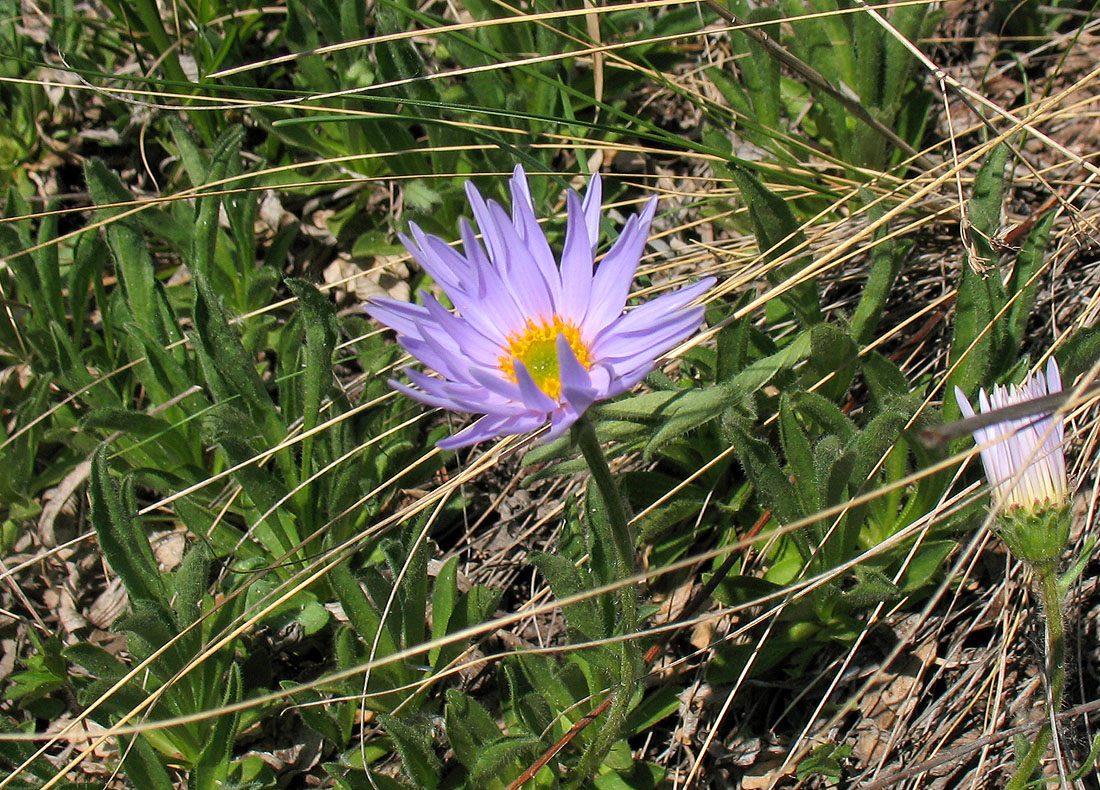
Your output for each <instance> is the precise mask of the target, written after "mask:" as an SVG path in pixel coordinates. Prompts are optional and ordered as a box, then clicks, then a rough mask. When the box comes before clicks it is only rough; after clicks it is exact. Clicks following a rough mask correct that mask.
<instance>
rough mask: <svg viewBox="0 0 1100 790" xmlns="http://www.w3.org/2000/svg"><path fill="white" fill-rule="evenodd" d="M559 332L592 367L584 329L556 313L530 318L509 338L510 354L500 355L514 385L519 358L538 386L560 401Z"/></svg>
mask: <svg viewBox="0 0 1100 790" xmlns="http://www.w3.org/2000/svg"><path fill="white" fill-rule="evenodd" d="M558 335H561V336H562V337H564V338H565V342H567V343H568V344H569V348H570V350H571V351H572V352H573V355H574V356H575V357H576V358H577V361H578V362H579V363H580V364H581V365H582V366H583V367H584V369H585V370H589V369H590V368H591V367H592V360H591V358H590V356H589V353H588V347H587V346H586V345H585V344H584V341H583V340H581V333H580V330H579V329H577V328H576V327H575V326H573V325H572V324H569V323H567V322H566V321H564V320H562V319H561V317H559V316H554V317H553V318H552V319H551V320H550V321H547V320H546V319H543V318H540V319H538V320H537V321H536V320H534V319H532V320H528V322H527V326H526V327H524V329H523V330H522V331H521V332H516V333H514V334H512V335H510V336H509V337H508V348H507V353H505V354H503V355H502V356H501V357H500V369H501V371H503V373H504V375H505V376H507V377H508V380H509V381H511V382H512V383H513V384H515V383H517V379H516V364H515V363H516V361H517V360H518V361H519V362H522V363H523V366H524V367H525V368H527V372H528V373H530V374H531V378H532V380H534V382H535V386H536V387H538V388H539V389H540V390H542V391H543V392H545V393H546V394H547V395H549V396H550V397H551V398H553V399H554V400H556V401H560V400H561V371H560V370H559V369H558Z"/></svg>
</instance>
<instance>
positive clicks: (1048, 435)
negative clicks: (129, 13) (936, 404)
mask: <svg viewBox="0 0 1100 790" xmlns="http://www.w3.org/2000/svg"><path fill="white" fill-rule="evenodd" d="M1061 391H1062V377H1061V375H1060V374H1059V372H1058V363H1057V362H1055V361H1054V358H1053V357H1051V359H1050V361H1049V362H1047V369H1046V375H1045V376H1044V375H1043V374H1041V373H1039V374H1036V375H1034V376H1029V377H1028V378H1027V379H1026V380H1025V381H1024V383H1023V384H1021V385H1019V386H1013V387H1000V386H996V387H994V388H993V391H992V392H991V393H990V395H989V397H988V398H987V397H986V394H985V390H979V392H978V407H979V408H980V409H981V411H982V413H983V414H984V413H986V412H988V411H992V410H993V409H999V408H1002V407H1004V406H1011V405H1012V404H1015V403H1020V402H1022V401H1027V400H1031V399H1033V398H1038V397H1042V396H1043V395H1047V394H1049V393H1054V392H1061ZM955 400H956V401H958V404H959V408H960V409H961V410H962V413H963V415H964V416H966V417H973V416H974V409H973V408H971V406H970V401H969V400H967V398H966V395H964V394H963V392H962V390H960V389H959V388H958V387H956V388H955ZM1064 432H1065V426H1064V425H1063V422H1062V417H1061V416H1060V415H1058V414H1048V415H1046V416H1034V415H1032V416H1028V417H1022V418H1019V419H1013V420H1006V421H1004V422H999V423H996V424H994V425H990V426H988V427H986V428H979V429H978V430H976V431H974V441H975V442H976V443H977V444H978V446H979V447H980V448H981V456H982V466H983V467H985V476H986V477H987V478H988V479H989V484H990V485H991V486H993V490H994V501H995V502H996V503H999V506H1000V508H1001V509H1003V510H1005V511H1009V510H1012V509H1013V508H1024V509H1026V510H1029V511H1031V510H1036V509H1039V508H1042V507H1044V506H1048V505H1057V506H1061V505H1063V504H1065V502H1066V491H1067V484H1066V461H1065V456H1064V454H1063V452H1062V440H1063V436H1064Z"/></svg>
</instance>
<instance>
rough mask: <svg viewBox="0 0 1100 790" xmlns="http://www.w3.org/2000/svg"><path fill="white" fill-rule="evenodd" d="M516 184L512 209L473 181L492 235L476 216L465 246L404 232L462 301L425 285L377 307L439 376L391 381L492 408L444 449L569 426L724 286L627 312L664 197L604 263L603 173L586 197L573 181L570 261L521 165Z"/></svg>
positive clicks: (677, 337) (633, 379) (681, 330)
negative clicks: (544, 220) (417, 297)
mask: <svg viewBox="0 0 1100 790" xmlns="http://www.w3.org/2000/svg"><path fill="white" fill-rule="evenodd" d="M511 188H512V212H511V216H509V215H508V213H507V212H506V211H505V210H504V208H503V207H502V206H501V205H499V204H498V203H496V202H494V201H491V200H490V201H487V200H485V199H484V198H483V197H482V196H481V194H480V193H479V192H478V191H477V190H476V189H475V188H474V187H473V185H472V184H470V183H467V184H466V195H467V198H468V199H469V202H470V207H471V209H472V210H473V214H474V218H475V219H476V221H477V225H478V229H479V230H480V232H481V240H480V241H479V240H478V238H477V234H476V233H475V232H474V229H473V227H472V226H471V225H470V224H469V223H468V222H466V221H465V220H463V221H462V222H461V224H460V233H461V236H462V246H463V250H464V254H463V253H460V252H458V251H457V250H456V249H454V248H452V247H451V246H450V245H448V244H447V243H446V242H444V241H443V240H442V239H440V238H438V237H436V236H431V235H428V234H426V233H424V232H423V231H422V230H421V229H420V228H419V227H417V226H416V225H415V224H411V225H410V226H409V233H410V235H409V236H408V237H406V236H402V237H401V241H402V243H404V245H405V246H406V247H407V248H408V250H409V252H411V253H412V255H413V257H414V258H415V259H416V260H417V262H418V263H419V264H420V265H421V266H422V267H423V269H424V270H425V271H426V272H427V273H428V274H429V275H431V277H432V279H433V280H435V282H436V284H437V285H438V286H439V287H440V289H442V291H443V292H444V293H445V294H446V295H447V298H448V299H449V300H450V302H451V304H452V305H454V310H453V311H451V310H448V309H447V308H445V307H444V306H443V305H442V304H441V303H440V302H439V300H438V299H436V298H435V297H434V296H432V295H431V294H428V293H425V292H421V302H422V304H419V305H418V304H409V303H407V302H400V301H397V300H394V299H387V298H377V299H373V300H371V301H370V302H369V303H368V304H367V307H366V309H367V312H369V313H370V314H371V316H373V317H374V318H375V319H377V320H378V321H381V322H382V323H384V324H386V325H387V326H389V327H391V328H392V329H394V330H396V332H397V340H398V342H399V343H401V345H402V346H403V347H404V348H405V349H406V350H407V351H408V352H409V353H410V354H412V355H413V356H414V357H416V358H417V359H418V360H419V361H420V362H422V363H423V364H424V365H425V366H427V367H428V368H430V369H432V370H434V371H435V373H437V374H438V375H437V376H428V375H425V374H424V373H422V372H420V371H417V370H414V369H410V370H408V377H409V380H410V381H411V382H412V384H413V386H411V387H410V386H408V385H406V384H403V383H401V382H397V381H391V382H390V383H391V384H392V385H393V386H394V387H395V388H396V389H398V390H400V391H401V392H404V393H405V394H407V395H409V396H410V397H412V398H415V399H416V400H419V401H421V402H422V403H426V404H428V405H431V406H438V407H440V408H443V409H449V410H451V411H458V412H469V413H474V414H481V415H484V416H482V417H481V419H479V420H478V421H477V422H475V423H474V424H473V425H471V426H470V427H468V428H467V429H466V430H464V431H462V432H460V433H458V434H456V435H455V436H451V437H448V438H447V439H445V440H443V441H441V442H440V443H439V446H440V447H442V448H444V449H449V448H454V447H462V446H464V445H470V444H475V443H477V442H480V441H484V440H486V439H492V438H495V437H498V436H506V435H509V434H516V433H525V432H527V431H531V430H534V429H536V428H539V427H541V426H543V425H545V424H546V423H547V422H548V421H549V423H550V432H549V436H550V437H554V436H557V435H559V434H561V433H562V432H563V431H565V430H566V429H567V428H568V427H569V426H570V425H572V424H573V423H574V422H576V421H577V419H578V418H579V417H580V416H581V415H582V414H583V413H584V412H585V410H586V409H588V407H589V406H591V405H592V404H593V403H595V402H596V401H600V400H604V399H606V398H612V397H614V396H616V395H618V394H620V393H622V392H625V391H627V390H629V389H631V388H632V387H634V386H635V385H636V384H638V383H639V382H640V381H641V380H642V379H643V378H644V377H645V376H646V375H647V374H648V373H649V372H650V371H651V370H653V368H654V367H655V366H656V364H657V360H658V359H659V358H660V357H661V356H663V355H664V354H665V353H666V352H668V351H669V350H670V349H671V348H672V347H673V346H675V345H676V344H678V343H680V342H681V341H683V340H684V339H685V338H687V336H688V335H690V334H691V333H692V332H693V331H695V329H697V328H698V326H699V324H700V322H701V321H702V318H703V307H702V305H699V304H695V302H696V301H697V300H698V299H699V297H701V296H702V295H703V294H704V293H705V292H706V291H707V290H708V289H709V288H710V287H711V286H712V285H713V284H714V278H707V279H705V280H701V281H699V282H697V283H695V284H693V285H690V286H687V287H685V288H681V289H680V290H679V291H676V292H674V293H670V294H665V295H663V296H660V297H658V298H656V299H653V300H651V301H649V302H646V303H645V304H642V305H640V306H638V307H635V308H633V309H631V310H629V311H627V310H626V302H627V298H628V296H629V292H630V285H631V282H632V281H633V279H634V274H635V271H636V270H637V267H638V262H639V260H640V259H641V255H642V252H643V250H644V248H645V243H646V239H647V237H648V234H649V225H650V222H651V221H652V220H653V215H654V213H655V211H656V199H655V198H652V199H650V200H649V201H648V202H647V203H646V205H645V207H644V208H643V209H642V211H641V213H640V214H636V215H634V216H632V217H630V218H629V219H628V220H627V222H626V225H625V226H624V227H623V229H622V232H621V233H620V234H619V237H618V239H616V240H615V243H614V244H613V245H612V246H611V249H610V250H608V252H607V254H606V255H605V256H604V258H603V259H602V261H601V262H600V264H599V266H598V267H597V266H596V265H595V257H594V256H595V251H596V247H597V243H598V241H599V226H600V200H601V196H602V188H601V183H600V178H599V175H594V176H593V177H592V180H591V181H590V182H589V185H588V189H587V191H586V192H585V195H584V198H583V199H582V198H581V197H579V196H578V195H577V194H576V193H575V192H572V191H570V192H569V193H567V195H566V205H567V211H568V216H567V222H566V231H565V244H564V247H563V249H562V252H561V263H560V265H559V264H558V262H557V261H556V260H555V257H554V254H553V252H552V251H551V249H550V245H549V243H548V242H547V241H546V236H545V234H544V233H543V231H542V228H541V227H540V226H539V223H538V220H537V218H536V217H535V208H534V202H533V201H532V200H531V192H530V189H529V188H528V185H527V176H526V174H525V173H524V172H523V169H522V168H521V167H519V166H517V167H516V169H515V172H514V173H513V175H512V181H511Z"/></svg>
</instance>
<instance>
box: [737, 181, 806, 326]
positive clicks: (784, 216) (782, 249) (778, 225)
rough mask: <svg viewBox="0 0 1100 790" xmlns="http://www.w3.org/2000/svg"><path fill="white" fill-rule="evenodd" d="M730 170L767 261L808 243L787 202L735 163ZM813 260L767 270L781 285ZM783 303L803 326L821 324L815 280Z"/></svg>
mask: <svg viewBox="0 0 1100 790" xmlns="http://www.w3.org/2000/svg"><path fill="white" fill-rule="evenodd" d="M728 167H729V170H730V173H731V174H732V175H733V179H734V181H736V182H737V187H738V189H740V190H741V198H742V200H744V201H745V205H746V206H748V208H749V218H750V219H751V220H752V227H753V233H755V234H756V243H757V245H758V246H759V247H760V252H761V253H762V254H763V255H764V257H765V259H766V260H768V261H774V260H780V259H783V258H785V257H786V256H787V254H788V253H790V252H792V251H794V250H797V249H798V248H799V247H801V246H802V245H804V244H805V242H806V237H805V235H804V234H803V233H802V230H801V228H800V227H799V224H798V221H797V220H796V219H795V218H794V213H793V212H792V211H791V208H790V206H788V205H787V201H786V200H784V199H783V198H781V197H779V195H777V194H775V193H774V192H772V191H771V190H770V189H768V188H767V187H765V186H764V185H763V183H761V181H760V180H759V179H758V178H757V177H756V175H755V174H753V172H752V171H751V170H749V169H747V168H745V167H742V166H741V165H739V164H737V163H736V162H732V161H731V162H729V163H728ZM811 263H812V261H811V259H810V256H809V255H798V257H796V258H794V259H792V260H789V261H787V262H786V263H784V264H782V265H781V266H778V267H771V268H769V270H768V280H769V281H770V282H771V283H772V285H775V286H779V285H781V284H782V283H784V282H785V281H786V280H788V279H789V278H792V277H797V276H798V275H799V273H800V272H801V271H802V270H804V269H806V268H808V267H809V266H810V265H811ZM780 298H781V299H782V300H783V302H784V303H785V304H786V305H787V306H788V307H790V308H791V310H793V311H794V313H795V315H797V316H798V318H799V320H800V321H801V322H802V325H803V326H806V327H809V326H813V325H814V324H817V323H820V322H821V305H820V302H819V300H818V295H817V285H816V284H815V283H814V281H813V280H810V281H808V282H803V283H799V284H798V285H796V286H794V287H793V288H790V289H788V290H786V291H784V293H783V294H782V295H781V296H780Z"/></svg>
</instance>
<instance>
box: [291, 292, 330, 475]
mask: <svg viewBox="0 0 1100 790" xmlns="http://www.w3.org/2000/svg"><path fill="white" fill-rule="evenodd" d="M286 284H287V287H288V288H290V290H291V292H292V293H293V294H294V295H295V296H296V297H298V304H299V306H300V307H301V310H302V312H303V313H304V314H305V335H306V343H305V363H306V365H305V383H304V384H303V386H302V400H303V404H302V421H303V425H302V430H303V431H305V432H308V431H310V430H312V429H313V427H314V426H315V425H316V424H317V416H318V414H319V413H320V411H321V398H322V396H323V395H324V393H326V392H327V391H328V390H329V389H330V387H331V382H332V352H333V350H334V349H335V348H336V336H337V332H338V331H339V330H338V328H337V324H336V310H335V308H333V306H332V303H331V302H330V301H329V300H328V299H326V298H325V297H324V296H322V295H321V292H320V291H318V290H317V288H316V287H314V286H313V285H312V284H311V283H309V282H307V281H305V280H299V279H295V278H290V279H288V280H287V281H286ZM307 441H308V440H307ZM302 454H303V456H307V455H308V454H307V453H306V452H305V451H303V453H302Z"/></svg>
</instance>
